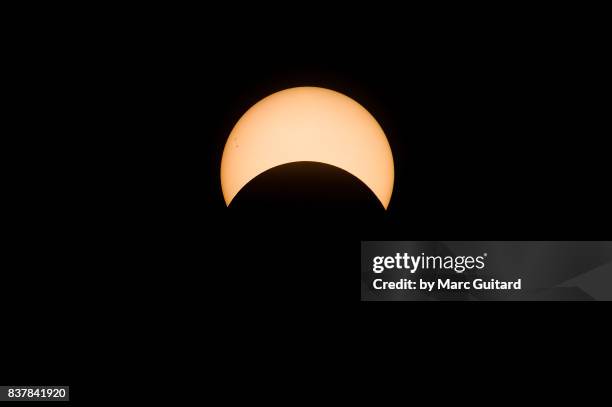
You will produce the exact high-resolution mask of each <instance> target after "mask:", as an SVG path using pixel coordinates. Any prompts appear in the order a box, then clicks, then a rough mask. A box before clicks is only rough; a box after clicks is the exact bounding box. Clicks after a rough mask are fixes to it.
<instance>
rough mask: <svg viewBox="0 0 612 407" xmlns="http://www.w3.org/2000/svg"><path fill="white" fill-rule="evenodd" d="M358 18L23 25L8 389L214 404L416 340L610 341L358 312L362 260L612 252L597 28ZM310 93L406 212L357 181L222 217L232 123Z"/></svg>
mask: <svg viewBox="0 0 612 407" xmlns="http://www.w3.org/2000/svg"><path fill="white" fill-rule="evenodd" d="M260 11H261V10H260ZM358 11H359V13H358V14H360V15H359V16H354V15H352V14H349V13H347V12H346V10H341V11H340V13H338V14H334V15H329V16H328V15H327V12H319V13H309V12H308V10H301V11H300V12H289V14H288V15H287V16H285V17H282V18H277V17H276V15H275V14H271V13H270V14H267V13H266V12H262V13H261V14H253V13H250V12H249V10H244V9H241V12H240V15H241V17H240V18H237V17H236V15H235V13H225V14H224V13H222V14H217V13H215V12H210V13H203V12H201V11H200V12H198V13H192V12H190V11H189V10H184V11H180V12H174V11H173V12H169V11H167V10H154V11H153V13H151V10H138V11H137V12H132V13H127V12H126V11H125V10H124V11H121V12H116V13H112V14H113V15H112V17H113V18H111V19H102V20H103V21H98V20H97V19H96V16H97V15H98V14H97V12H96V13H92V14H90V13H85V14H82V15H80V18H77V19H74V18H66V19H67V20H69V23H65V24H64V23H63V22H62V21H63V20H57V19H56V20H54V19H50V18H49V15H48V14H45V12H44V11H39V12H38V13H34V12H33V11H32V10H30V11H28V13H27V14H24V18H23V21H21V23H22V24H18V26H19V27H20V28H19V29H18V30H15V31H13V32H12V37H11V38H12V40H11V44H12V45H13V48H15V52H16V57H15V58H13V59H12V63H13V65H14V68H15V74H14V76H12V77H11V78H13V85H16V87H17V88H18V90H19V92H17V96H15V97H14V99H13V103H12V104H11V106H12V109H13V110H14V111H15V112H19V114H18V115H17V114H16V115H15V116H14V117H16V118H17V119H18V124H19V125H18V126H15V127H14V128H15V129H16V130H14V131H13V134H14V137H12V138H10V139H9V140H10V142H11V143H14V146H11V149H7V150H6V151H7V154H8V155H9V156H10V159H11V160H12V161H13V160H14V162H15V163H18V164H19V165H13V166H10V170H11V171H10V172H7V174H8V175H9V176H8V177H7V182H8V183H9V184H10V187H11V189H10V190H11V191H13V192H12V193H11V194H10V195H9V196H10V199H9V202H10V203H11V204H13V205H12V206H11V208H14V209H12V210H11V211H10V212H7V213H8V214H9V215H8V216H9V218H10V221H11V223H15V226H16V227H15V228H14V231H13V229H11V233H12V234H11V237H10V239H9V241H10V243H9V244H7V250H6V252H7V253H8V254H7V258H8V259H9V260H10V261H7V266H6V267H7V269H8V271H7V272H6V273H5V280H4V283H3V285H2V297H1V298H2V306H3V313H4V314H3V315H4V316H5V320H10V321H12V322H11V324H12V325H11V326H10V329H9V328H7V329H6V330H5V331H4V332H7V333H6V334H5V335H4V336H3V338H4V339H6V340H7V342H8V343H7V344H6V345H4V348H3V349H5V356H6V357H5V359H3V364H2V366H3V373H4V372H6V374H7V376H8V377H9V378H10V380H8V379H7V380H8V382H7V383H15V384H25V383H41V384H43V383H44V384H51V383H53V384H66V382H68V384H70V385H72V386H73V388H72V389H71V396H72V397H73V399H75V400H79V399H80V400H81V401H84V400H92V399H97V398H99V397H102V396H101V395H100V394H99V393H97V392H96V390H97V387H96V383H100V382H105V383H107V382H113V381H116V382H121V383H128V382H139V381H148V382H150V383H156V382H159V381H172V380H175V381H181V382H183V383H195V384H198V385H200V384H201V383H202V382H204V381H205V380H204V377H205V374H206V373H207V371H206V368H205V367H206V366H208V365H210V364H213V359H214V357H215V356H220V357H221V358H222V359H224V363H223V365H222V366H221V367H219V366H218V365H216V364H214V366H215V373H216V374H217V377H219V378H221V379H224V378H225V379H228V380H230V379H235V377H236V371H237V370H239V371H240V372H242V374H244V375H249V376H258V375H259V373H258V372H259V371H260V366H262V365H266V366H272V367H274V368H275V370H276V371H277V372H283V371H288V370H289V369H291V368H294V367H296V366H308V365H309V366H315V367H318V371H322V372H323V373H322V376H323V377H328V375H330V376H331V375H334V372H337V370H336V369H339V368H340V367H343V368H349V369H353V370H354V371H360V369H361V370H367V369H365V368H364V367H363V366H365V365H366V364H373V365H376V364H378V363H380V362H381V359H380V357H379V356H377V352H379V351H382V350H385V349H386V350H389V351H390V352H393V351H399V353H401V350H402V349H403V346H402V344H405V343H407V341H406V340H405V338H412V339H411V340H412V341H413V340H414V338H415V337H418V338H420V342H419V344H421V345H419V348H418V349H423V346H425V350H427V348H426V344H427V341H428V340H430V341H432V342H433V343H434V344H435V346H436V349H445V347H444V346H443V345H444V344H443V343H442V341H441V338H448V337H452V338H456V337H457V336H458V334H457V332H461V334H462V335H466V333H467V332H471V333H472V335H474V337H472V338H471V339H474V338H475V337H476V336H478V333H477V332H484V331H485V330H486V335H487V337H488V336H490V335H493V336H494V337H495V338H500V337H506V338H511V340H512V341H513V343H514V344H517V343H518V344H521V343H525V342H526V341H527V338H531V339H529V340H530V341H533V342H532V343H534V346H533V349H540V350H542V349H547V348H546V346H547V343H548V342H546V340H545V339H542V338H541V337H540V338H538V337H537V336H538V334H540V335H541V334H542V333H543V332H548V333H549V334H550V337H553V335H554V334H553V333H552V332H559V333H560V332H565V331H566V330H570V331H572V332H582V333H584V334H585V335H590V338H597V337H599V336H598V335H597V333H598V326H600V324H599V322H600V320H599V318H598V317H597V315H599V314H597V312H599V313H602V312H601V311H597V310H596V309H594V308H592V307H590V308H587V307H589V306H587V305H580V306H578V307H577V308H570V306H569V305H567V304H558V305H556V307H555V308H553V307H552V306H550V305H537V306H536V305H534V304H519V305H514V304H513V305H503V304H500V305H489V304H487V305H480V306H475V305H457V304H451V305H446V304H444V303H441V304H438V305H434V306H432V305H431V304H417V305H411V306H410V307H409V306H408V305H407V304H397V305H395V307H393V308H392V305H393V304H387V305H378V304H374V305H372V304H361V303H360V302H359V297H358V293H359V291H358V284H359V279H358V275H359V273H358V270H359V257H360V256H359V250H360V241H362V240H376V239H386V240H433V239H435V240H446V239H449V240H474V239H479V240H534V239H535V240H538V239H546V240H598V239H609V238H610V234H609V233H610V230H611V229H610V227H609V226H610V225H609V222H610V217H609V209H608V205H606V199H605V194H606V193H607V189H609V187H608V184H609V180H608V178H609V170H608V168H607V165H606V164H607V162H606V159H607V152H608V151H607V147H606V143H605V138H604V137H605V135H606V134H609V131H607V132H606V133H604V129H605V127H604V124H605V121H604V117H603V113H604V103H603V102H602V99H604V95H605V94H606V93H605V91H604V90H603V84H602V80H601V78H602V73H603V72H605V71H606V68H605V66H604V63H603V61H604V56H605V55H604V53H603V52H602V48H601V47H600V46H599V44H598V43H597V41H596V39H597V38H598V37H599V35H600V34H599V33H598V26H597V25H590V26H589V27H588V29H586V30H584V29H581V30H580V35H577V33H576V30H574V29H573V26H572V25H571V24H570V25H569V27H568V26H565V27H554V28H551V27H548V25H546V26H545V25H542V21H543V20H542V19H539V20H538V19H535V20H533V21H529V22H527V21H524V22H522V23H521V24H514V23H509V24H501V21H500V20H499V19H498V17H496V18H489V19H485V20H481V19H478V18H476V20H478V24H472V23H471V22H470V23H468V21H467V20H461V19H456V18H454V17H453V15H452V13H451V12H449V11H448V10H444V11H442V10H438V11H435V10H434V11H431V12H428V13H417V12H415V11H414V10H413V11H409V12H407V13H399V12H398V13H397V14H396V15H394V13H393V12H391V11H389V13H387V14H379V13H374V12H373V10H370V9H368V8H364V9H360V10H358ZM72 12H74V10H72ZM449 13H450V15H449ZM38 14H39V15H38ZM35 15H37V17H38V18H39V20H36V19H35V18H34V16H35ZM64 15H65V16H70V15H71V14H68V13H66V14H64ZM261 15H264V16H266V17H261ZM296 15H299V16H301V17H300V18H297V17H296ZM545 20H546V21H547V22H549V21H550V19H549V18H548V17H547V18H546V19H545ZM42 21H44V22H45V24H44V25H42V24H38V23H40V22H42ZM483 21H486V22H484V23H483ZM215 23H216V24H215ZM561 25H562V24H561ZM562 28H564V29H562ZM292 86H322V87H326V88H330V89H333V90H336V91H339V92H341V93H344V94H346V95H347V96H349V97H351V98H353V99H355V100H356V101H358V102H359V103H360V104H362V105H363V106H364V107H365V108H366V109H367V110H368V111H369V112H370V113H372V115H373V116H374V117H375V118H376V119H377V120H378V122H379V123H380V124H381V126H382V128H383V129H384V131H385V133H386V135H387V137H388V139H389V142H390V144H391V148H392V151H393V155H394V160H395V170H396V180H395V188H394V193H393V196H392V199H391V203H390V206H389V208H388V210H387V211H382V210H381V209H380V208H374V207H372V206H371V205H368V204H367V202H370V201H369V200H370V199H372V197H371V196H369V195H367V191H365V192H364V191H361V192H358V191H357V190H359V187H358V186H355V185H356V184H354V182H356V181H355V180H353V179H351V178H350V177H348V176H346V174H339V173H333V174H332V173H328V176H329V179H330V180H332V181H333V180H334V179H336V180H337V182H338V184H337V185H338V188H337V190H338V191H342V190H349V189H351V188H353V187H352V186H355V187H354V188H353V189H351V190H352V191H354V192H352V193H353V194H354V195H352V196H354V197H355V200H354V204H353V205H347V206H346V209H345V210H342V211H338V210H337V208H335V209H334V208H330V207H328V206H327V203H328V202H329V201H330V200H329V198H330V195H329V194H323V193H322V192H321V191H318V192H317V190H316V188H315V191H314V192H313V194H312V195H308V196H309V197H311V199H310V200H309V202H310V203H309V205H299V203H300V201H299V200H297V201H293V202H292V203H291V205H288V206H287V207H286V208H285V207H283V206H280V207H279V206H278V205H277V207H276V208H275V209H274V210H267V209H265V205H264V209H261V208H260V209H258V210H256V212H257V213H256V215H255V216H252V213H250V212H252V210H249V208H248V205H247V208H246V209H243V210H240V208H229V209H228V208H226V207H225V203H224V201H223V198H222V194H221V189H220V182H219V168H220V160H221V154H222V151H223V146H224V143H225V140H226V138H227V136H228V135H229V133H230V131H231V129H232V127H233V125H234V124H235V123H236V121H237V120H238V119H239V118H240V116H241V115H242V114H243V113H244V112H245V111H246V110H247V109H248V108H249V107H250V106H252V105H253V104H254V103H256V102H257V101H258V100H260V99H261V98H263V97H265V96H267V95H269V94H271V93H274V92H276V91H278V90H282V89H285V88H288V87H292ZM296 170H299V169H296ZM317 171H325V169H322V168H319V169H318V170H317ZM302 174H306V175H307V172H306V173H302ZM308 180H309V177H308V176H304V177H303V178H302V181H301V182H308ZM259 181H260V184H261V185H263V186H262V187H260V188H258V189H255V190H252V192H251V193H250V195H249V196H247V197H246V198H250V199H251V200H254V201H257V202H260V203H261V202H264V203H266V199H268V201H267V202H276V201H275V200H269V195H268V194H266V193H265V191H266V190H268V191H269V190H272V191H274V190H275V188H274V186H275V185H278V183H279V182H280V180H279V179H278V178H274V177H272V178H266V179H260V180H259ZM13 184H14V185H13ZM304 185H305V184H296V186H297V187H296V188H295V191H297V192H299V191H301V190H302V189H300V188H299V186H304ZM315 187H316V186H315ZM338 196H342V195H335V197H336V198H337V197H338ZM332 197H333V195H332ZM246 198H245V199H246ZM279 198H283V197H282V195H281V196H280V197H279ZM247 200H248V199H247ZM373 206H375V205H373ZM364 207H367V208H366V209H364ZM9 254H10V255H9ZM17 287H27V290H25V289H19V288H17ZM382 307H384V308H382ZM426 307H427V308H426ZM470 307H471V308H470ZM476 307H478V308H476ZM485 307H488V308H485ZM41 318H42V321H41ZM50 319H51V320H52V321H55V320H57V319H59V322H57V323H53V322H49V320H50ZM33 320H37V321H39V324H35V325H32V324H31V321H33ZM43 321H44V325H40V324H42V322H43ZM485 326H486V328H484V327H485ZM478 328H480V329H481V330H478ZM434 332H435V333H434ZM528 332H529V333H528ZM454 342H455V341H454ZM398 343H399V344H400V345H399V348H397V347H395V346H397V344H398ZM479 343H480V346H481V347H482V348H481V351H482V352H483V353H486V352H487V351H494V350H495V349H496V344H498V343H499V342H497V341H496V340H489V341H480V342H479ZM372 344H377V345H376V348H375V351H373V350H372V349H373V348H372ZM385 344H387V345H385ZM388 344H395V346H391V345H388ZM432 346H434V345H432ZM32 349H35V350H36V352H34V353H33V352H26V353H24V351H26V350H32ZM504 350H506V351H507V352H509V353H510V354H512V353H513V352H517V353H518V352H519V351H518V350H517V349H516V348H515V347H512V346H509V347H508V346H504ZM41 354H44V355H51V357H50V358H49V357H47V356H45V357H44V358H43V357H41ZM278 357H280V359H279V358H278ZM398 363H400V364H401V363H403V362H401V359H400V362H398ZM465 363H470V362H467V361H462V364H465ZM194 370H195V371H196V372H195V373H194ZM330 382H331V378H330ZM106 397H109V395H107V396H106Z"/></svg>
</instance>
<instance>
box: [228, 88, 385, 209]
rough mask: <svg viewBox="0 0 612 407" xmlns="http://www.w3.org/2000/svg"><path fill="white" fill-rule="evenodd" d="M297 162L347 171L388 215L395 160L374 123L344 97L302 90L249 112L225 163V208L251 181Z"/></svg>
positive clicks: (274, 98) (264, 102) (276, 97)
mask: <svg viewBox="0 0 612 407" xmlns="http://www.w3.org/2000/svg"><path fill="white" fill-rule="evenodd" d="M298 161H314V162H321V163H325V164H330V165H333V166H335V167H338V168H341V169H343V170H345V171H348V172H349V173H351V174H352V175H354V176H355V177H357V178H359V179H360V180H361V181H362V182H363V183H364V184H366V185H367V186H368V188H370V189H371V190H372V192H373V193H374V194H375V195H376V197H377V198H378V199H379V200H380V202H381V203H382V205H383V207H384V208H385V209H387V207H388V206H389V201H390V200H391V193H392V192H393V179H394V169H393V155H392V154H391V147H390V146H389V141H388V140H387V137H386V136H385V133H384V132H383V130H382V128H381V127H380V125H379V124H378V122H377V121H376V119H374V117H373V116H372V115H371V114H370V113H369V112H368V111H367V110H366V109H365V108H364V107H363V106H361V105H360V104H359V103H357V102H356V101H354V100H353V99H351V98H349V97H348V96H345V95H343V94H341V93H338V92H335V91H332V90H329V89H324V88H317V87H298V88H291V89H286V90H283V91H280V92H277V93H274V94H272V95H270V96H268V97H266V98H264V99H262V100H260V101H259V102H257V103H256V104H255V105H253V107H251V108H250V109H249V110H248V111H247V112H246V113H245V114H244V115H243V116H242V117H241V118H240V120H238V122H237V123H236V125H235V126H234V128H233V130H232V132H231V134H230V136H229V138H228V139H227V142H226V144H225V149H224V150H223V157H222V158H221V188H222V190H223V197H224V199H225V203H226V204H227V205H228V206H229V204H230V203H231V202H232V199H234V197H235V196H236V194H238V192H239V191H240V190H241V189H242V187H244V186H245V185H246V184H247V183H248V182H249V181H250V180H252V179H253V178H255V177H256V176H257V175H259V174H261V173H263V172H264V171H267V170H269V169H270V168H273V167H276V166H278V165H282V164H287V163H291V162H298Z"/></svg>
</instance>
